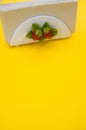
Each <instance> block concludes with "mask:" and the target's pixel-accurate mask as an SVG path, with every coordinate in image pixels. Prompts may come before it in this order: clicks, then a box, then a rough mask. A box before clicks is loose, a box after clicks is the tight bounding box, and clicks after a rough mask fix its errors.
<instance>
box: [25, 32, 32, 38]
mask: <svg viewBox="0 0 86 130" xmlns="http://www.w3.org/2000/svg"><path fill="white" fill-rule="evenodd" d="M26 37H27V38H29V39H31V38H32V31H29V32H28V33H27V35H26Z"/></svg>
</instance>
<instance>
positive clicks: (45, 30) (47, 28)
mask: <svg viewBox="0 0 86 130" xmlns="http://www.w3.org/2000/svg"><path fill="white" fill-rule="evenodd" d="M50 30H51V28H49V27H45V28H44V29H43V32H44V33H46V34H47V33H49V31H50Z"/></svg>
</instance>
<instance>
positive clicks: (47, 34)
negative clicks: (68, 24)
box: [42, 22, 57, 39]
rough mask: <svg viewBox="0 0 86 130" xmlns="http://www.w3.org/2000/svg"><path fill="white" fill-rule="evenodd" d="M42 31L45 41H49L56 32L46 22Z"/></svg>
mask: <svg viewBox="0 0 86 130" xmlns="http://www.w3.org/2000/svg"><path fill="white" fill-rule="evenodd" d="M42 31H43V36H44V38H45V39H51V38H52V37H53V36H55V35H56V34H57V30H56V29H55V28H51V27H50V25H49V23H47V22H46V23H45V24H44V25H43V27H42Z"/></svg>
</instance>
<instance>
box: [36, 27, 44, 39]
mask: <svg viewBox="0 0 86 130" xmlns="http://www.w3.org/2000/svg"><path fill="white" fill-rule="evenodd" d="M36 35H37V36H39V37H41V36H42V35H43V34H42V30H40V29H38V30H36Z"/></svg>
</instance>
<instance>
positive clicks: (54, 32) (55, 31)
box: [53, 28, 58, 36]
mask: <svg viewBox="0 0 86 130" xmlns="http://www.w3.org/2000/svg"><path fill="white" fill-rule="evenodd" d="M57 33H58V31H57V29H56V28H53V36H56V35H57Z"/></svg>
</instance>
